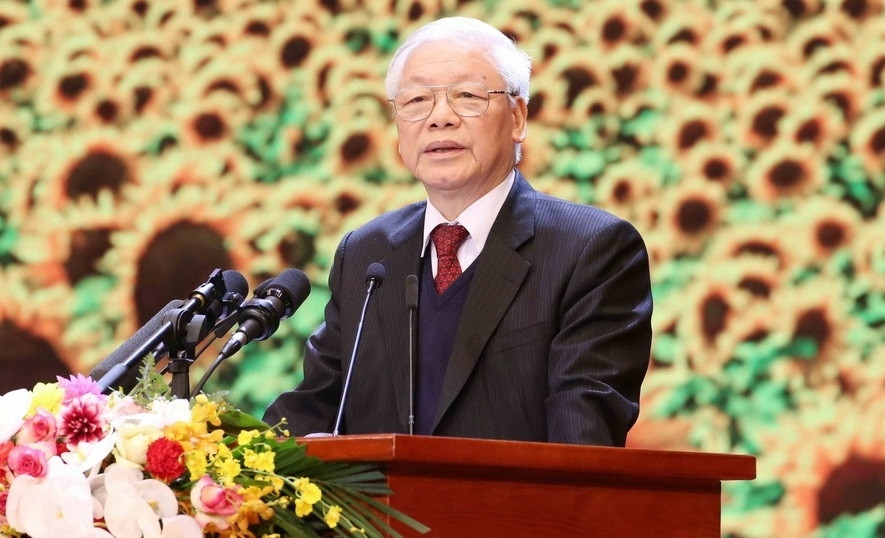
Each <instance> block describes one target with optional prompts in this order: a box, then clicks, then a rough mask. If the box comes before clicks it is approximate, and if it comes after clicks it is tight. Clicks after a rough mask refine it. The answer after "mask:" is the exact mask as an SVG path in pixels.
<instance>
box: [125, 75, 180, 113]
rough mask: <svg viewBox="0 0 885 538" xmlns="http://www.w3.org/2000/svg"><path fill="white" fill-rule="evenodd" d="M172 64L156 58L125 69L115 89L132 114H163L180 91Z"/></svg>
mask: <svg viewBox="0 0 885 538" xmlns="http://www.w3.org/2000/svg"><path fill="white" fill-rule="evenodd" d="M172 69H173V66H172V65H170V64H167V63H164V62H160V61H150V62H139V63H138V64H136V65H134V66H133V67H132V68H131V69H129V70H127V71H125V72H124V73H123V75H122V77H121V78H120V81H119V84H118V86H117V89H118V91H119V92H121V93H122V94H123V95H125V96H126V98H127V100H128V101H129V104H128V105H127V106H128V107H131V108H132V110H133V113H134V114H135V115H137V116H141V117H147V116H149V117H164V118H165V117H166V116H167V115H168V113H169V110H168V109H169V108H170V106H171V103H172V102H174V101H175V100H176V98H177V96H178V95H179V92H180V83H179V82H178V80H177V78H176V77H175V76H174V74H173V73H172Z"/></svg>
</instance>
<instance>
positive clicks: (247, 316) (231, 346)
mask: <svg viewBox="0 0 885 538" xmlns="http://www.w3.org/2000/svg"><path fill="white" fill-rule="evenodd" d="M309 294H310V280H309V279H308V278H307V275H305V274H304V273H303V272H301V271H299V270H298V269H286V270H285V271H283V272H282V273H280V274H279V276H277V277H276V278H268V279H267V280H265V281H264V282H262V283H261V284H259V285H258V286H256V288H255V293H254V294H253V295H252V299H250V300H249V301H248V302H246V303H244V304H243V306H242V308H241V309H240V313H239V316H238V319H239V322H240V327H239V328H238V329H237V332H236V333H234V335H233V336H231V337H230V340H228V341H227V343H226V344H224V347H223V348H221V351H220V352H219V353H218V356H217V357H216V358H215V360H214V361H212V364H210V365H209V368H207V369H206V372H205V373H204V374H203V377H202V378H200V381H199V382H198V383H197V385H196V387H194V390H193V392H191V398H193V397H195V396H196V395H197V394H199V392H200V390H201V389H202V388H203V385H205V384H206V381H208V380H209V377H210V376H211V375H212V372H214V371H215V369H216V368H218V365H219V364H221V363H222V362H223V361H224V360H225V359H228V358H230V357H231V356H232V355H233V354H234V353H236V352H237V351H239V350H240V349H242V348H243V346H244V345H246V344H248V343H249V342H251V341H252V340H264V339H266V338H269V337H270V335H272V334H273V333H275V332H276V331H277V329H278V328H279V327H280V320H282V319H285V318H288V317H289V316H291V315H292V314H293V313H294V312H295V310H297V309H298V307H299V306H301V304H302V303H303V302H304V300H305V299H307V296H308V295H309Z"/></svg>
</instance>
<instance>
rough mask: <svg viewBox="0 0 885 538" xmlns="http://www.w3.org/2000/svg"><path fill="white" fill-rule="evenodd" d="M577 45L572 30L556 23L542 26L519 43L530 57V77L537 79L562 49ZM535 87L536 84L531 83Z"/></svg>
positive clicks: (569, 48) (570, 48)
mask: <svg viewBox="0 0 885 538" xmlns="http://www.w3.org/2000/svg"><path fill="white" fill-rule="evenodd" d="M577 46H578V38H577V36H575V33H574V32H573V31H569V30H568V29H566V28H563V27H562V26H558V25H551V26H547V25H545V26H542V27H540V28H538V29H537V30H536V31H535V33H534V34H533V35H532V38H531V39H529V40H527V41H525V43H524V44H522V45H521V47H522V48H523V50H525V51H526V53H527V54H528V55H529V56H530V57H531V58H532V78H533V79H537V77H539V76H543V74H544V73H545V72H546V71H547V70H548V69H549V68H550V64H551V63H552V61H553V59H554V58H556V57H557V56H559V55H560V54H562V53H563V52H564V51H568V50H572V49H573V48H575V47H577ZM533 86H535V87H536V88H537V87H538V85H537V84H533Z"/></svg>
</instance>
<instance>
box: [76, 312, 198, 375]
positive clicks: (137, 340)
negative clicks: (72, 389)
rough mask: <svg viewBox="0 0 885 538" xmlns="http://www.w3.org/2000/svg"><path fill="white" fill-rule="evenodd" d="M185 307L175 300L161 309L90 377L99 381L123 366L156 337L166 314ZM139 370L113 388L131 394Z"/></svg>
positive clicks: (131, 372)
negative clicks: (121, 389)
mask: <svg viewBox="0 0 885 538" xmlns="http://www.w3.org/2000/svg"><path fill="white" fill-rule="evenodd" d="M183 305H184V301H182V300H179V299H173V300H172V301H170V302H169V304H167V305H166V306H164V307H163V308H162V309H160V311H159V312H157V313H156V314H154V317H152V318H151V319H149V320H148V321H147V323H145V324H144V325H142V326H141V328H140V329H138V330H137V331H135V334H133V335H132V336H131V337H129V339H128V340H126V341H125V342H123V344H122V345H121V346H120V347H118V348H117V349H115V350H114V351H113V352H112V353H111V354H110V355H108V356H107V357H106V358H105V359H104V360H103V361H101V362H100V363H98V365H97V366H96V367H95V368H93V369H92V371H91V372H89V377H91V378H92V379H93V380H95V381H98V380H99V379H101V378H102V377H104V375H105V374H106V373H108V372H109V371H110V370H111V368H113V367H114V366H116V365H118V364H122V363H123V361H125V360H126V358H127V357H129V355H131V354H132V353H134V352H135V350H137V349H138V348H139V347H141V346H142V345H144V344H145V343H147V342H148V340H149V339H150V338H151V337H152V336H154V334H155V333H156V332H157V331H158V330H160V327H161V326H162V325H163V316H165V315H166V312H168V311H169V310H172V309H173V308H181V307H182V306H183ZM138 370H139V368H133V369H132V370H130V371H129V373H128V374H127V375H125V376H124V377H123V378H122V379H120V381H119V383H117V384H116V385H115V386H114V387H113V388H117V387H123V390H124V392H129V391H130V390H132V388H133V387H135V385H136V383H137V382H138Z"/></svg>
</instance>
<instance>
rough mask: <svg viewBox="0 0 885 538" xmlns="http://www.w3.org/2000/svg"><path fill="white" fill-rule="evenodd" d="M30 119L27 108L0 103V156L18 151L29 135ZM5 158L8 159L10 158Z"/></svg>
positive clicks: (1, 173)
mask: <svg viewBox="0 0 885 538" xmlns="http://www.w3.org/2000/svg"><path fill="white" fill-rule="evenodd" d="M32 121H33V119H32V118H31V114H30V113H29V112H28V110H27V109H23V108H18V107H16V106H14V105H12V104H5V103H0V158H6V157H8V156H10V155H13V154H15V153H16V152H17V151H18V148H19V147H20V146H21V145H22V144H23V143H24V141H25V139H26V138H28V137H29V136H30V135H31V131H32V127H31V122H32ZM5 160H6V161H10V159H5ZM7 164H11V163H9V162H8V163H7ZM0 166H2V165H0ZM2 170H3V168H0V175H3V172H2Z"/></svg>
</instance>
